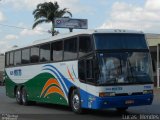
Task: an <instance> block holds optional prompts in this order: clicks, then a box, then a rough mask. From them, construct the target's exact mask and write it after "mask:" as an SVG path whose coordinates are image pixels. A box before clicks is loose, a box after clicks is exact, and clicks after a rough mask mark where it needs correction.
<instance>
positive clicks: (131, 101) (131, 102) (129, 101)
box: [125, 100, 134, 105]
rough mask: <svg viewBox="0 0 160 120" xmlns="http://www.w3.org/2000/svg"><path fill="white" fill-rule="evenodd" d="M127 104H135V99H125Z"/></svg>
mask: <svg viewBox="0 0 160 120" xmlns="http://www.w3.org/2000/svg"><path fill="white" fill-rule="evenodd" d="M125 104H127V105H128V104H134V100H126V101H125Z"/></svg>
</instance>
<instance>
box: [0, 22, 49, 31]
mask: <svg viewBox="0 0 160 120" xmlns="http://www.w3.org/2000/svg"><path fill="white" fill-rule="evenodd" d="M0 26H4V27H12V28H16V29H23V30H25V29H26V30H32V31H39V32H45V33H49V32H48V31H44V30H33V29H31V28H25V27H19V26H13V25H6V24H0Z"/></svg>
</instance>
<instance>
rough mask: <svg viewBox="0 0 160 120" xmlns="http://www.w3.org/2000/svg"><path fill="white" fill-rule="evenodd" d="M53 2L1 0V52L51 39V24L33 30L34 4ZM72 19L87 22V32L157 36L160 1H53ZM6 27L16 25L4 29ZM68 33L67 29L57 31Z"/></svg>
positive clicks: (43, 0) (159, 20) (159, 24)
mask: <svg viewBox="0 0 160 120" xmlns="http://www.w3.org/2000/svg"><path fill="white" fill-rule="evenodd" d="M50 1H51V2H54V1H55V0H0V53H4V52H5V51H6V50H7V49H9V48H11V47H13V46H14V45H17V46H19V47H21V46H26V45H29V44H31V43H32V42H33V41H35V40H41V39H46V38H50V37H51V34H49V33H48V32H47V31H48V30H50V29H51V23H48V24H46V23H44V24H41V25H39V26H37V27H36V28H35V29H34V30H32V29H31V28H32V25H33V23H34V17H33V15H32V12H33V10H34V9H35V8H36V6H37V4H39V3H44V2H50ZM56 1H57V2H58V4H59V5H60V8H61V9H63V8H68V9H69V11H70V12H71V13H72V15H73V18H82V19H88V29H130V30H141V31H143V32H145V33H156V34H160V0H56ZM7 26H16V27H20V28H27V29H19V28H15V27H7ZM57 30H58V31H59V32H60V33H68V32H69V30H68V29H57Z"/></svg>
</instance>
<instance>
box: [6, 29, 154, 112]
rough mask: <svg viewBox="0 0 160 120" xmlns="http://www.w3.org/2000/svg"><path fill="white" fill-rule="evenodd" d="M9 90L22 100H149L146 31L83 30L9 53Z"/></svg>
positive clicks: (127, 103)
mask: <svg viewBox="0 0 160 120" xmlns="http://www.w3.org/2000/svg"><path fill="white" fill-rule="evenodd" d="M5 58H6V59H5V60H6V61H5V83H6V94H7V96H9V97H13V98H14V97H15V98H16V100H17V102H18V103H19V104H23V105H28V104H29V103H31V102H35V101H36V102H46V103H53V104H62V105H69V106H71V108H72V110H73V111H74V112H76V113H81V112H82V109H107V108H116V109H117V110H126V109H127V108H128V107H132V106H140V105H150V104H152V100H153V78H152V65H151V57H150V53H149V48H148V46H147V43H146V39H145V35H144V34H143V33H142V32H137V31H130V30H112V29H111V30H85V31H83V32H77V33H68V34H65V35H61V34H59V35H57V36H54V37H52V38H50V39H47V40H41V41H38V42H35V43H33V44H32V45H28V46H26V47H21V48H14V49H12V50H9V51H7V52H6V53H5Z"/></svg>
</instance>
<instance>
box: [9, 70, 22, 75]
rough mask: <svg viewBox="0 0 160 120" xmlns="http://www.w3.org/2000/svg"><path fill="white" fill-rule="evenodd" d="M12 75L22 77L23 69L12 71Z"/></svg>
mask: <svg viewBox="0 0 160 120" xmlns="http://www.w3.org/2000/svg"><path fill="white" fill-rule="evenodd" d="M10 75H13V76H21V75H22V70H21V69H15V70H13V71H10Z"/></svg>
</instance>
